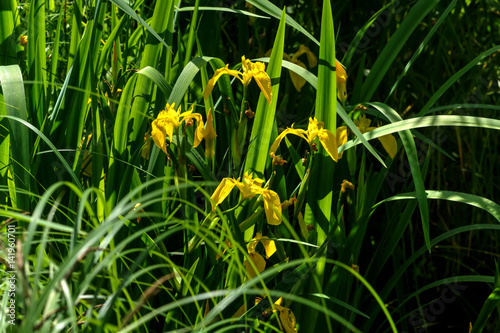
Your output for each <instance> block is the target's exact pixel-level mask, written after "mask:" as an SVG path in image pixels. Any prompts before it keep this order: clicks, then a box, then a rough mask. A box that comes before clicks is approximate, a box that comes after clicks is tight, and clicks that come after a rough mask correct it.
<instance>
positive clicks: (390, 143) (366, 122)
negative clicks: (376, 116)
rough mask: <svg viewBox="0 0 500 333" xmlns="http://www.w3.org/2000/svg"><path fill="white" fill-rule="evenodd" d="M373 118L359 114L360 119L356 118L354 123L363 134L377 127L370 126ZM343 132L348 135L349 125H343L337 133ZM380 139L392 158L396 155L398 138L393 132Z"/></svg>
mask: <svg viewBox="0 0 500 333" xmlns="http://www.w3.org/2000/svg"><path fill="white" fill-rule="evenodd" d="M371 122H372V121H371V120H370V119H368V118H366V116H365V115H361V116H359V118H358V119H356V120H354V124H355V125H356V127H357V128H358V129H359V131H360V132H361V134H364V133H366V132H369V131H371V130H374V129H375V128H376V127H370V124H371ZM339 132H342V135H345V136H346V137H347V127H346V126H341V127H339V128H338V129H337V133H339ZM378 139H379V141H380V142H381V143H382V146H384V149H385V151H386V152H387V153H388V154H389V156H390V157H391V158H394V156H396V152H397V151H398V144H397V142H396V138H395V137H394V135H392V134H387V135H384V136H381V137H379V138H378Z"/></svg>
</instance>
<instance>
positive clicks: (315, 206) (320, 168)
mask: <svg viewBox="0 0 500 333" xmlns="http://www.w3.org/2000/svg"><path fill="white" fill-rule="evenodd" d="M336 91H337V76H336V60H335V33H334V27H333V16H332V9H331V5H330V1H323V9H322V17H321V36H320V47H319V59H318V87H317V91H316V104H315V106H316V108H315V117H316V119H317V120H318V121H322V122H324V128H325V129H327V130H329V131H330V132H332V133H335V132H336V129H337V94H336ZM311 163H312V166H311V179H310V181H309V188H308V191H307V194H306V208H305V214H304V221H306V224H311V223H312V224H313V225H314V226H315V229H316V230H317V243H316V244H317V245H321V244H323V242H325V241H326V240H327V235H330V234H331V233H333V234H334V239H336V236H337V231H340V230H339V229H337V230H330V227H331V225H332V224H333V222H332V202H333V172H334V170H335V166H334V164H335V162H334V161H333V160H332V159H331V157H330V156H329V155H328V153H327V152H326V151H325V149H320V150H319V152H317V153H315V154H314V157H312V158H311ZM326 170H328V171H327V172H325V171H326ZM325 259H326V256H324V257H321V258H320V260H319V261H318V263H317V266H316V275H317V281H316V283H314V284H312V283H311V284H309V285H306V290H307V291H308V292H309V293H323V290H322V284H323V280H324V275H325V268H326V262H325ZM315 301H320V303H322V305H323V306H326V304H325V302H324V299H319V300H318V299H315ZM300 318H302V320H303V321H304V324H305V326H306V327H305V328H306V332H316V331H317V330H318V320H317V318H318V312H317V311H311V309H310V308H305V309H303V311H301V313H300ZM326 329H328V331H332V328H331V324H330V321H328V320H327V322H326V327H323V330H325V331H326Z"/></svg>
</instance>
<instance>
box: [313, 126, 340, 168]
mask: <svg viewBox="0 0 500 333" xmlns="http://www.w3.org/2000/svg"><path fill="white" fill-rule="evenodd" d="M318 138H319V142H321V145H322V146H323V148H325V150H326V152H327V153H328V155H330V157H331V158H332V159H333V160H334V161H335V162H337V160H338V159H339V155H338V152H337V139H336V138H335V135H333V133H332V132H330V131H329V130H326V129H322V130H321V131H319V132H318Z"/></svg>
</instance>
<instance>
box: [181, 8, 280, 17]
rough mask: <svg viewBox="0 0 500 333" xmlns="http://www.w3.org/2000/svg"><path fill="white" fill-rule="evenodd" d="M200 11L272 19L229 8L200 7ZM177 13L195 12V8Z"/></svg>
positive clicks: (184, 9)
mask: <svg viewBox="0 0 500 333" xmlns="http://www.w3.org/2000/svg"><path fill="white" fill-rule="evenodd" d="M198 10H214V11H217V12H227V13H234V14H239V15H246V16H251V17H256V18H261V19H270V17H268V16H262V15H257V14H254V13H250V12H247V11H245V10H239V9H234V8H227V7H205V6H200V7H198ZM177 11H178V12H192V11H194V7H193V6H189V7H181V8H177Z"/></svg>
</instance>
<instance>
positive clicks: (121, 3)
mask: <svg viewBox="0 0 500 333" xmlns="http://www.w3.org/2000/svg"><path fill="white" fill-rule="evenodd" d="M110 1H111V2H112V3H114V4H115V5H116V7H118V8H120V9H121V10H123V11H124V12H125V13H127V14H128V15H129V16H130V17H132V18H133V19H134V20H136V21H137V22H139V23H140V24H141V25H142V26H143V27H144V28H146V29H147V30H148V31H149V32H150V33H151V34H152V35H153V36H154V37H155V38H156V39H157V40H158V41H159V42H160V43H162V44H163V45H164V46H165V47H166V48H167V49H168V50H169V51H170V52H172V50H171V49H170V46H168V45H167V43H165V41H164V40H163V39H162V38H161V37H160V35H159V34H158V33H157V32H156V31H164V29H157V27H155V25H156V24H155V23H152V25H153V27H151V26H149V24H147V23H146V21H144V20H143V19H142V18H141V17H140V16H139V15H138V14H137V13H136V12H135V11H134V10H133V9H132V8H131V7H130V6H129V5H128V4H127V3H126V2H125V1H124V0H110ZM157 5H158V4H157ZM160 5H161V6H165V7H161V8H163V10H164V11H163V12H161V14H162V17H168V15H166V13H168V11H167V10H165V9H166V8H167V9H168V10H172V9H173V8H172V1H170V0H167V1H160V4H159V5H158V6H160ZM156 8H160V7H155V12H157V9H156ZM153 17H154V14H153ZM153 20H154V19H153ZM164 21H165V23H167V22H168V20H164Z"/></svg>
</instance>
